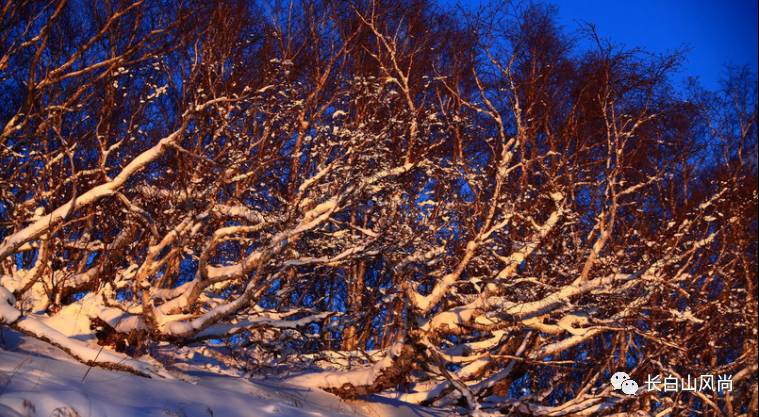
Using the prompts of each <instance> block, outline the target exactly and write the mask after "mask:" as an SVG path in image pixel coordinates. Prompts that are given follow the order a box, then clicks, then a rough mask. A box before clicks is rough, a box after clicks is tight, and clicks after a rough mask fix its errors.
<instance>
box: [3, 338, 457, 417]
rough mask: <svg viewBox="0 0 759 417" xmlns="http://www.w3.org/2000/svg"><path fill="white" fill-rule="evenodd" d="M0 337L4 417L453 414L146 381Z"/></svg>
mask: <svg viewBox="0 0 759 417" xmlns="http://www.w3.org/2000/svg"><path fill="white" fill-rule="evenodd" d="M0 331H2V338H0V416H2V417H6V416H8V417H17V416H23V417H48V416H69V415H71V416H79V417H220V416H221V417H320V416H323V417H369V416H372V417H445V416H447V415H448V414H447V413H444V412H442V411H439V410H433V409H427V408H424V407H419V406H412V405H409V404H405V403H403V402H401V401H398V400H395V399H390V398H383V397H379V396H372V397H369V398H367V399H366V400H361V401H358V400H356V401H343V400H340V399H339V398H337V397H335V396H333V395H331V394H329V393H326V392H324V391H321V390H316V389H311V388H306V387H299V386H295V385H291V384H288V383H286V382H284V381H283V380H281V379H279V378H275V377H271V378H256V379H249V378H244V377H234V376H220V375H215V374H210V373H208V372H204V371H201V370H200V369H197V370H193V371H188V372H187V373H186V375H184V377H183V378H181V379H173V380H166V379H148V378H141V377H139V376H136V375H132V374H128V373H123V372H119V371H111V370H105V369H100V368H88V367H87V366H86V365H83V364H80V363H78V362H74V361H72V360H71V359H70V358H68V357H67V356H66V354H65V353H64V352H62V351H60V350H58V349H56V348H54V347H51V346H50V345H47V344H45V343H42V342H40V341H38V340H35V339H32V338H29V337H26V336H23V335H20V334H19V333H15V332H12V331H9V330H7V329H6V328H1V329H0ZM85 375H86V376H85ZM56 410H57V411H56ZM66 411H68V412H69V413H70V414H66V413H65V412H66ZM73 412H76V413H77V414H73Z"/></svg>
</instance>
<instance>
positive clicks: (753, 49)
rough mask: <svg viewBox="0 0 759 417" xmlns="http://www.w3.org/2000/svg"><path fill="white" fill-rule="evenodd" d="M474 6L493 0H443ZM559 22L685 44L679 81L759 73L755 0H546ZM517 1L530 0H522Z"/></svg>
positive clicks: (650, 47)
mask: <svg viewBox="0 0 759 417" xmlns="http://www.w3.org/2000/svg"><path fill="white" fill-rule="evenodd" d="M443 1H444V3H448V4H456V3H460V4H461V5H463V6H465V7H467V8H470V7H477V6H478V5H482V4H487V3H488V2H489V0H443ZM538 3H541V2H538ZM545 3H548V4H553V5H555V6H557V7H558V9H559V10H558V12H559V13H558V18H559V23H560V24H561V25H563V26H564V28H565V29H566V30H567V31H568V32H569V33H574V32H576V30H577V29H578V28H580V27H581V26H583V23H593V24H595V26H596V29H597V31H598V33H599V35H600V36H601V37H602V38H604V39H607V40H610V41H612V42H613V43H614V44H616V45H620V46H624V47H627V48H633V47H640V48H642V49H645V50H647V51H651V52H654V53H668V52H673V51H675V50H678V49H682V48H685V52H686V56H685V62H683V64H682V67H681V69H680V71H679V73H678V74H677V75H676V80H675V81H681V80H684V79H685V78H686V77H687V76H691V75H692V76H695V77H697V78H698V79H699V80H700V82H701V84H702V85H703V86H704V87H707V88H709V89H716V88H718V87H719V81H720V79H721V78H722V77H723V75H724V68H725V65H726V64H733V65H749V67H750V68H751V69H752V71H753V72H754V73H757V61H758V60H759V58H757V50H758V49H759V46H758V45H757V32H758V31H759V29H758V28H757V27H758V24H757V16H758V15H759V10H758V7H757V0H659V1H657V0H548V1H545ZM519 4H527V3H526V2H525V3H519Z"/></svg>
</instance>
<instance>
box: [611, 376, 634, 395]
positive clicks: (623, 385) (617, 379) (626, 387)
mask: <svg viewBox="0 0 759 417" xmlns="http://www.w3.org/2000/svg"><path fill="white" fill-rule="evenodd" d="M611 386H612V387H614V389H615V390H622V392H623V393H625V394H627V395H635V393H636V392H638V383H637V382H635V381H633V380H632V379H630V375H627V373H626V372H616V373H615V374H614V375H612V376H611Z"/></svg>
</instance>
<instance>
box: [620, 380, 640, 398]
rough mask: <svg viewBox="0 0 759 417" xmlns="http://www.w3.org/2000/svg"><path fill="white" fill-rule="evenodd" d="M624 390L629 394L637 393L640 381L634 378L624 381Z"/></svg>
mask: <svg viewBox="0 0 759 417" xmlns="http://www.w3.org/2000/svg"><path fill="white" fill-rule="evenodd" d="M622 392H624V393H625V394H627V395H635V393H636V392H638V383H637V382H635V381H633V380H632V379H628V380H627V381H625V382H623V383H622Z"/></svg>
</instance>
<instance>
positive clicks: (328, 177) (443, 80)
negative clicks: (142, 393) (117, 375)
mask: <svg viewBox="0 0 759 417" xmlns="http://www.w3.org/2000/svg"><path fill="white" fill-rule="evenodd" d="M0 5H1V6H0V103H1V104H0V241H1V242H0V324H2V326H3V327H5V328H8V329H13V330H14V331H17V332H21V333H25V334H27V335H30V336H33V337H36V338H39V339H41V340H44V341H46V342H49V343H50V344H52V345H55V346H57V347H59V348H61V349H63V350H65V351H66V352H68V353H69V354H70V355H71V356H73V357H74V358H76V359H77V360H79V361H82V362H84V363H87V364H90V365H96V366H101V367H107V368H111V369H117V370H123V371H127V372H131V373H135V374H138V375H142V376H146V377H153V378H162V377H164V376H166V375H169V374H170V373H171V372H172V367H173V364H174V362H175V361H176V360H178V359H176V357H177V355H176V354H177V352H184V351H187V350H192V349H196V350H197V349H201V348H202V349H203V351H204V352H209V354H213V355H214V357H215V358H217V359H218V360H219V361H220V362H221V363H223V364H224V366H227V367H233V368H236V369H239V370H241V371H243V372H247V373H249V374H251V375H252V374H261V373H265V374H272V375H273V374H277V375H285V374H286V375H296V376H294V377H292V378H291V379H292V382H293V383H297V384H300V385H306V386H310V387H313V388H321V389H324V390H327V391H330V392H332V393H334V394H337V395H339V396H340V397H342V398H346V399H349V398H356V397H360V396H364V395H368V394H381V395H392V396H394V398H400V399H402V400H403V401H407V402H412V403H417V404H423V405H432V406H437V407H444V408H449V409H451V410H454V411H457V412H460V413H463V414H472V415H475V414H477V413H479V414H481V415H489V414H491V413H492V415H501V414H504V415H532V416H564V415H584V416H601V415H615V414H616V415H633V413H638V414H635V415H645V416H649V415H650V416H664V415H669V416H688V415H714V416H739V415H743V416H750V415H756V412H757V403H758V401H759V400H758V396H759V392H758V391H759V388H758V386H757V342H756V335H757V243H756V242H757V240H756V233H757V182H756V174H757V124H756V118H757V112H756V109H757V102H756V98H757V82H756V75H755V74H751V73H750V72H748V71H747V70H745V69H742V68H728V69H727V70H726V77H725V81H724V82H723V86H722V89H721V90H720V91H706V90H704V89H702V88H700V87H699V86H698V85H697V83H695V82H694V83H691V84H690V85H687V86H685V87H682V86H680V85H675V84H674V83H673V82H672V81H671V74H672V72H673V71H674V70H675V69H676V68H677V66H678V64H679V62H680V56H678V55H671V56H658V55H654V54H650V53H647V52H645V51H642V50H631V49H623V48H618V47H616V46H615V45H612V44H610V43H609V42H607V41H606V40H605V39H604V38H603V36H602V34H601V35H598V34H596V33H595V32H594V30H592V28H590V27H589V28H588V30H587V31H584V32H583V33H582V34H581V35H573V36H570V35H569V34H568V33H566V32H565V31H564V29H562V28H561V27H560V26H559V25H557V23H556V21H555V19H554V15H553V11H552V9H551V8H550V7H547V6H541V5H522V6H515V5H511V4H507V3H497V4H495V5H494V6H493V7H489V8H486V9H482V10H480V11H477V12H475V11H461V10H459V9H445V8H444V7H442V6H440V5H439V4H437V3H434V2H432V1H427V0H351V1H336V0H335V1H333V0H296V1H275V0H271V1H267V0H261V1H242V0H239V1H235V0H230V1H218V2H217V1H212V2H209V1H199V0H198V1H196V0H182V1H180V0H136V1H134V0H114V1H95V0H92V1H90V0H51V1H34V0H18V1H14V0H6V1H2V2H0ZM578 37H582V38H583V39H585V41H584V42H583V43H582V44H583V45H586V47H579V46H578V44H579V41H578ZM588 40H589V41H588ZM587 45H591V46H590V47H587ZM98 345H99V346H98ZM618 370H624V371H626V372H628V373H629V374H630V375H631V376H632V377H634V378H636V379H637V380H638V381H639V383H640V381H644V380H645V379H646V377H647V375H663V376H667V375H674V376H677V377H683V378H684V377H685V376H686V375H701V374H714V375H717V374H724V375H730V376H731V380H732V391H731V392H727V393H724V392H720V393H718V392H704V393H702V392H695V393H668V392H656V391H645V392H642V393H640V394H638V395H635V396H627V395H623V394H620V393H619V392H615V391H614V390H613V388H612V387H611V386H610V385H609V384H608V380H609V377H610V375H611V374H613V373H614V372H616V371H618ZM693 413H696V414H693Z"/></svg>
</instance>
